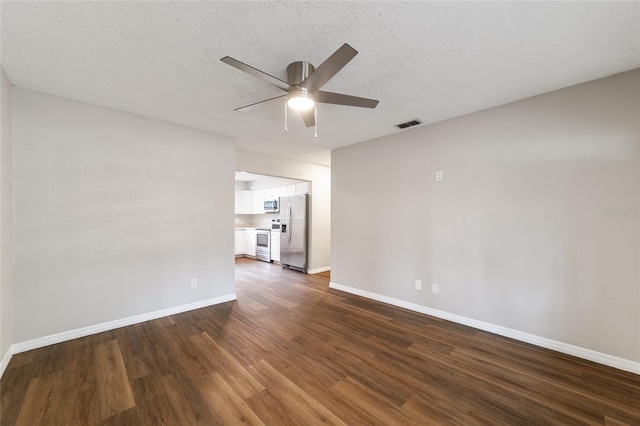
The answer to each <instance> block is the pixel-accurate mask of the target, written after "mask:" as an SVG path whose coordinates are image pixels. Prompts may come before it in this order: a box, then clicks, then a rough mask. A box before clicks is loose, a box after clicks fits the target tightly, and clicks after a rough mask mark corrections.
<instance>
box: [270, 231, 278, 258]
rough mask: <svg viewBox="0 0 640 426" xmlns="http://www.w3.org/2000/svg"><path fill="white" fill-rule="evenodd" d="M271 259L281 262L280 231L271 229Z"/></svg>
mask: <svg viewBox="0 0 640 426" xmlns="http://www.w3.org/2000/svg"><path fill="white" fill-rule="evenodd" d="M271 260H273V261H274V262H280V232H276V231H271Z"/></svg>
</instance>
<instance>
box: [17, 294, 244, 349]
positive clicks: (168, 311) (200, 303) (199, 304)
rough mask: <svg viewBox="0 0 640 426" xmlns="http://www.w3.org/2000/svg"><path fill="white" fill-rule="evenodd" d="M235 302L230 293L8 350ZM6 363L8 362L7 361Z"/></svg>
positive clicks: (35, 345)
mask: <svg viewBox="0 0 640 426" xmlns="http://www.w3.org/2000/svg"><path fill="white" fill-rule="evenodd" d="M232 300H236V294H235V293H231V294H227V295H224V296H220V297H215V298H213V299H206V300H200V301H197V302H193V303H188V304H186V305H180V306H174V307H172V308H167V309H161V310H159V311H154V312H148V313H146V314H141V315H135V316H132V317H128V318H122V319H119V320H114V321H109V322H103V323H101V324H96V325H90V326H88V327H82V328H76V329H75V330H69V331H63V332H62V333H56V334H51V335H49V336H44V337H38V338H37V339H33V340H27V341H26V342H20V343H14V344H13V345H11V348H10V349H9V351H10V352H12V354H17V353H20V352H26V351H30V350H32V349H37V348H41V347H43V346H49V345H53V344H55V343H60V342H65V341H67V340H72V339H77V338H79V337H84V336H89V335H91V334H96V333H102V332H103V331H108V330H113V329H116V328H120V327H126V326H128V325H133V324H138V323H141V322H145V321H150V320H154V319H157V318H162V317H166V316H168V315H175V314H179V313H182V312H187V311H192V310H194V309H200V308H204V307H206V306H211V305H217V304H219V303H225V302H229V301H232ZM7 362H8V361H7Z"/></svg>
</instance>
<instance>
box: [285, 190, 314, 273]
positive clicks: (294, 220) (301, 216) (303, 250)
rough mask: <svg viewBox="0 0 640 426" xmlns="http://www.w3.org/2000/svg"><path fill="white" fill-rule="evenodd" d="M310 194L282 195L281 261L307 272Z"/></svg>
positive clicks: (286, 266) (289, 266) (288, 266)
mask: <svg viewBox="0 0 640 426" xmlns="http://www.w3.org/2000/svg"><path fill="white" fill-rule="evenodd" d="M308 204H309V196H308V195H307V194H305V195H294V196H292V197H280V263H281V264H282V266H283V267H285V268H291V269H296V270H298V271H302V272H304V273H307V217H308V214H307V211H308Z"/></svg>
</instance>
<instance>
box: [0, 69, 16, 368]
mask: <svg viewBox="0 0 640 426" xmlns="http://www.w3.org/2000/svg"><path fill="white" fill-rule="evenodd" d="M0 78H1V79H2V81H1V85H0V145H1V148H0V361H2V360H3V359H4V357H5V355H6V354H7V351H8V350H9V347H10V346H11V344H12V343H13V245H12V232H13V198H12V197H13V176H12V153H11V133H12V132H11V83H10V82H9V79H8V78H7V76H6V75H5V73H4V70H2V69H1V68H0ZM1 374H2V368H0V375H1Z"/></svg>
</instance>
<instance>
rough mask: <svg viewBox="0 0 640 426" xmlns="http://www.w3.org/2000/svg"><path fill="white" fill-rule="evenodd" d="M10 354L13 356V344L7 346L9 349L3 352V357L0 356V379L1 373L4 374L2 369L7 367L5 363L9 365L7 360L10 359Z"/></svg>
mask: <svg viewBox="0 0 640 426" xmlns="http://www.w3.org/2000/svg"><path fill="white" fill-rule="evenodd" d="M12 356H13V346H9V349H7V353H6V354H4V357H3V358H2V362H0V379H1V378H2V375H3V374H4V370H5V369H6V368H7V365H9V361H11V357H12Z"/></svg>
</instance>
